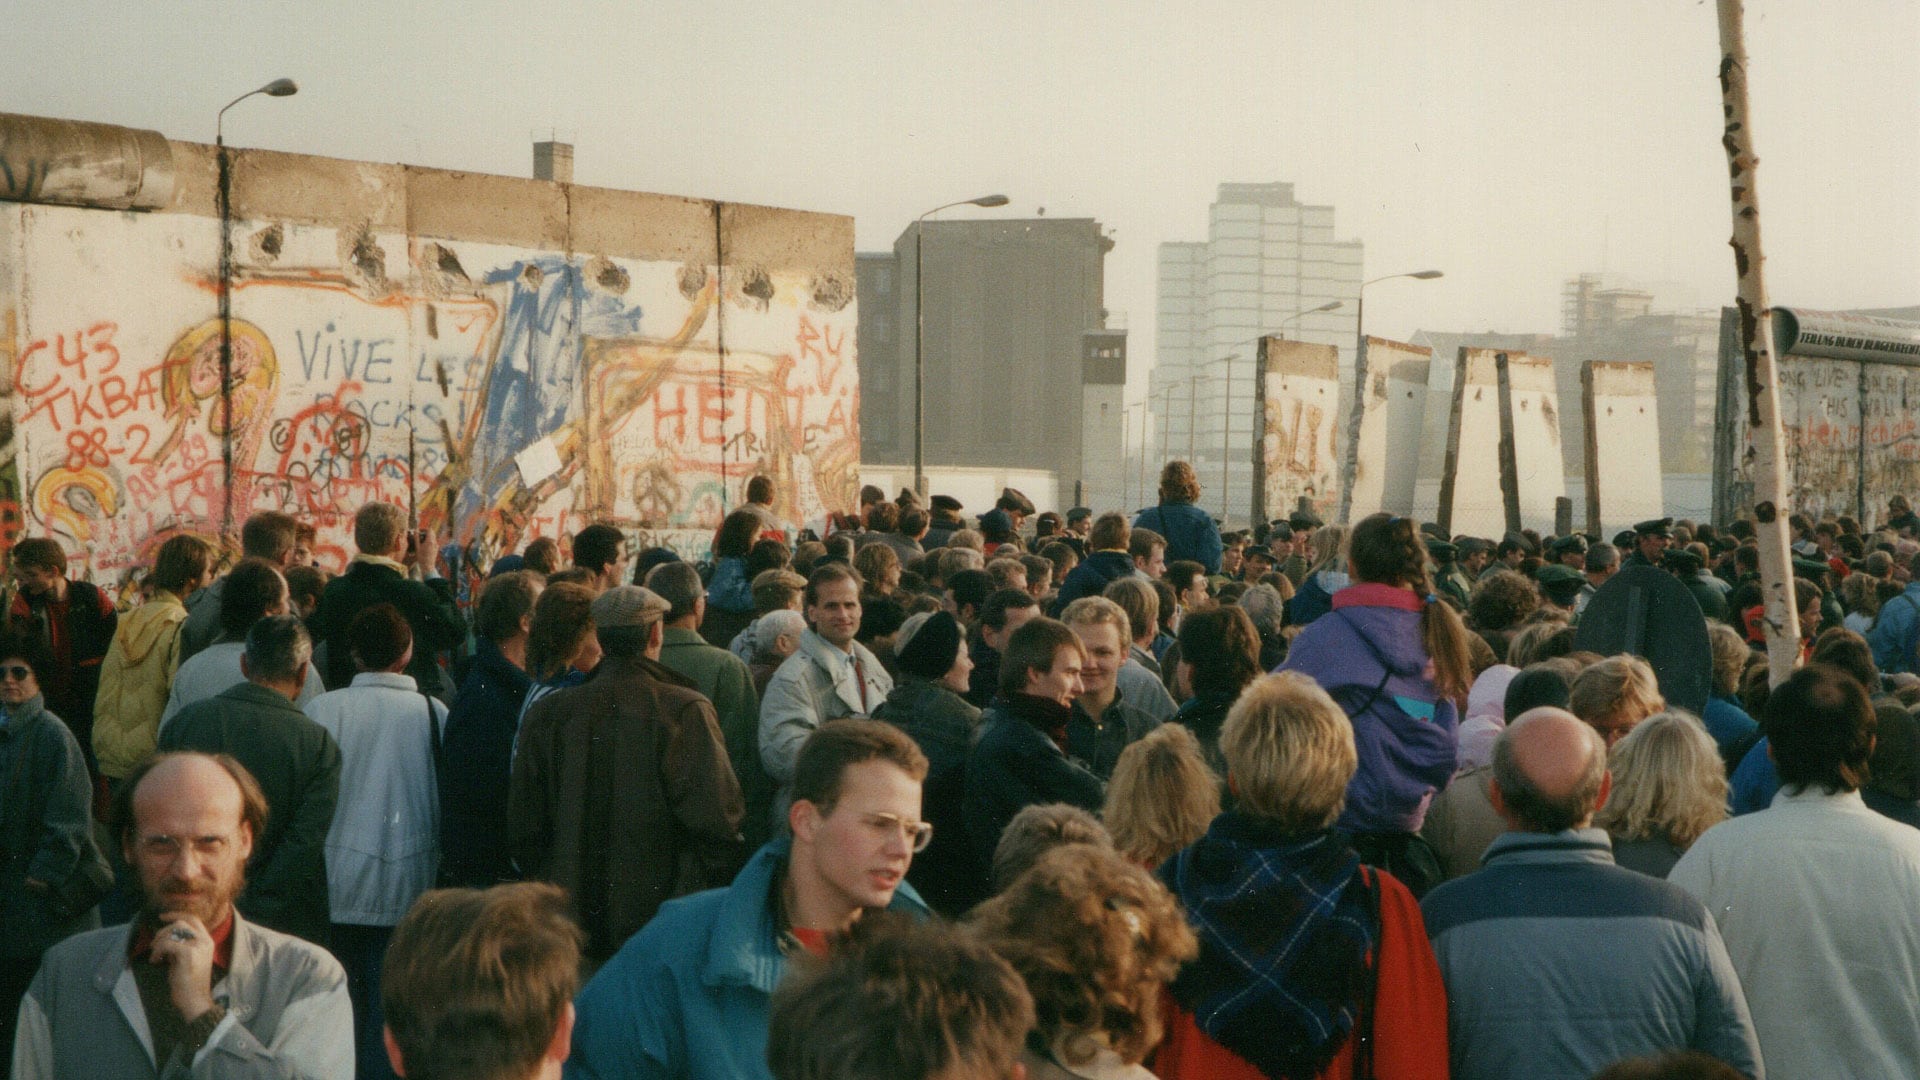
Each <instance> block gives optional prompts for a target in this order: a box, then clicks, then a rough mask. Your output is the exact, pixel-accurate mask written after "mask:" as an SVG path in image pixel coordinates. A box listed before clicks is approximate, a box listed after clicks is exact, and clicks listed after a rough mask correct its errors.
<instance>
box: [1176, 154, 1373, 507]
mask: <svg viewBox="0 0 1920 1080" xmlns="http://www.w3.org/2000/svg"><path fill="white" fill-rule="evenodd" d="M1333 229H1334V226H1333V207H1331V206H1306V205H1303V204H1301V203H1299V202H1298V201H1296V200H1295V199H1294V197H1293V185H1292V184H1284V183H1272V184H1222V185H1220V189H1219V193H1218V196H1217V197H1216V198H1215V200H1214V203H1213V207H1212V210H1211V212H1210V214H1209V216H1208V227H1207V239H1206V241H1205V242H1204V243H1199V242H1178V243H1164V244H1161V245H1160V257H1159V289H1158V292H1159V301H1158V310H1157V312H1156V316H1157V318H1156V324H1155V332H1154V363H1153V372H1152V376H1151V378H1150V380H1149V383H1148V386H1149V391H1148V401H1149V410H1150V411H1151V412H1152V414H1153V416H1154V418H1155V419H1154V428H1155V430H1157V431H1158V432H1159V433H1160V442H1159V445H1158V447H1157V450H1158V452H1159V453H1158V456H1159V460H1160V461H1164V460H1166V459H1167V458H1171V457H1179V458H1185V459H1187V460H1189V461H1192V462H1193V464H1194V468H1195V469H1196V470H1197V471H1198V472H1199V475H1200V484H1201V487H1202V488H1203V489H1204V490H1203V494H1202V495H1201V505H1202V507H1203V508H1205V509H1206V510H1208V511H1209V512H1210V513H1212V514H1213V515H1214V516H1216V517H1223V516H1224V518H1225V520H1226V522H1227V524H1228V525H1229V526H1231V527H1243V526H1245V525H1247V524H1248V523H1249V522H1248V515H1249V513H1250V511H1251V506H1252V496H1253V455H1254V453H1255V449H1256V446H1257V444H1258V441H1259V432H1260V414H1261V408H1260V403H1259V402H1258V401H1256V400H1255V399H1254V363H1255V359H1256V357H1257V355H1258V353H1257V339H1258V338H1259V337H1261V336H1262V335H1265V334H1282V335H1284V336H1286V337H1288V338H1290V339H1292V340H1295V341H1311V342H1318V343H1321V344H1328V345H1335V346H1338V347H1339V349H1340V371H1341V375H1342V377H1343V378H1347V379H1350V378H1351V377H1352V370H1353V346H1354V331H1355V321H1354V320H1355V319H1356V317H1357V315H1358V310H1357V305H1356V301H1357V300H1358V299H1359V296H1360V283H1361V281H1362V273H1363V270H1362V245H1361V243H1360V242H1359V241H1357V240H1347V241H1341V240H1336V239H1335V238H1334V231H1333ZM1336 300H1337V301H1340V303H1341V306H1340V307H1339V308H1338V309H1336V310H1334V311H1330V312H1315V311H1314V310H1313V309H1315V308H1317V307H1320V306H1322V305H1324V304H1328V303H1331V302H1333V301H1336ZM1303 313H1305V314H1303ZM1296 316H1297V317H1296ZM1157 467H1158V463H1157V462H1156V463H1154V464H1153V466H1152V468H1157ZM1149 471H1152V469H1151V468H1150V470H1149ZM1149 487H1151V481H1149ZM1147 501H1148V502H1151V501H1152V493H1151V491H1149V492H1148V498H1147Z"/></svg>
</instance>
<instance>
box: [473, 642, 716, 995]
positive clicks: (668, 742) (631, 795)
mask: <svg viewBox="0 0 1920 1080" xmlns="http://www.w3.org/2000/svg"><path fill="white" fill-rule="evenodd" d="M744 814H745V806H744V803H743V802H742V800H741V795H740V784H739V782H738V781H737V780H736V779H735V778H734V774H733V766H732V765H730V764H729V763H728V761H727V749H726V744H725V742H724V740H723V738H722V736H721V734H720V723H719V720H718V718H717V717H716V716H715V714H714V710H713V705H712V704H711V703H709V702H708V701H707V699H706V698H704V697H701V696H700V694H699V693H698V692H697V691H695V690H694V689H693V686H692V683H690V682H689V681H688V680H687V679H686V678H684V677H682V676H681V675H679V674H677V673H675V672H674V671H672V670H671V669H669V668H667V667H665V666H664V665H662V664H660V663H658V662H656V661H653V660H649V659H647V658H645V657H633V658H631V659H615V658H612V657H609V658H607V659H606V660H605V661H603V662H602V663H601V665H600V667H599V669H598V670H596V671H595V672H594V673H593V676H592V677H591V678H589V679H588V680H587V681H586V682H585V683H582V684H581V685H579V686H576V687H573V688H572V689H568V690H562V691H560V692H558V693H555V694H550V695H548V696H547V697H545V698H542V699H541V700H540V701H538V702H536V703H535V704H534V706H533V708H532V709H530V710H528V712H527V716H526V719H525V721H524V722H523V723H522V724H521V726H520V734H519V739H518V743H517V749H516V751H515V757H514V761H513V783H512V787H511V789H510V792H509V795H508V799H507V819H508V844H509V848H510V850H511V851H512V852H513V858H514V861H515V862H516V863H517V864H518V865H519V868H520V871H521V872H522V873H524V874H526V875H527V876H528V877H529V878H534V879H538V880H542V881H551V882H553V883H554V884H556V885H559V886H561V887H562V888H565V889H566V890H567V891H568V892H569V893H570V894H571V895H572V897H573V902H574V907H575V911H576V913H577V914H578V915H579V917H580V922H581V925H582V926H584V927H585V928H586V930H587V935H588V942H587V950H586V951H587V955H588V956H590V957H592V958H595V959H604V958H606V957H609V956H611V955H613V953H614V952H616V951H617V950H618V949H619V948H620V946H621V945H622V944H624V943H625V942H626V940H627V938H629V937H631V936H632V935H633V934H634V933H635V932H637V931H638V930H639V929H640V928H641V927H642V926H645V925H646V924H647V921H648V920H649V919H651V918H653V915H654V912H656V911H658V910H659V908H660V905H661V904H662V903H664V902H666V901H668V900H671V899H673V898H674V897H676V896H682V895H685V894H687V893H691V892H697V891H699V890H701V889H706V888H712V887H717V886H720V885H725V884H726V883H727V878H728V876H729V875H730V874H731V872H732V871H733V870H734V869H735V868H736V866H737V865H738V855H739V851H738V848H739V836H740V821H741V818H742V816H743V815H744Z"/></svg>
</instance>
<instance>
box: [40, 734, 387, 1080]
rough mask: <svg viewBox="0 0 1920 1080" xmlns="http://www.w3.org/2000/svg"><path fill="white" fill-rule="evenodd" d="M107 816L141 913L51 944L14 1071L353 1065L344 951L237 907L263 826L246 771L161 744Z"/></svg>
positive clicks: (260, 1071) (299, 1070)
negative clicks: (333, 951) (164, 749)
mask: <svg viewBox="0 0 1920 1080" xmlns="http://www.w3.org/2000/svg"><path fill="white" fill-rule="evenodd" d="M115 818H116V820H115V828H116V830H117V831H118V833H119V836H120V844H121V848H122V850H123V851H124V852H125V853H126V857H127V862H128V863H129V864H131V866H132V867H133V870H134V872H135V874H136V875H137V876H138V878H139V882H140V893H141V908H140V911H139V912H138V913H136V914H135V916H134V919H133V922H131V923H129V924H126V925H122V926H113V927H108V928H107V929H105V930H95V931H93V932H91V933H86V934H80V935H77V936H75V937H71V938H68V939H67V940H66V941H64V942H61V943H60V944H59V945H56V946H54V947H53V948H52V949H50V950H48V952H47V955H46V960H45V962H44V963H43V964H42V965H41V968H40V973H39V975H37V976H36V977H35V978H34V981H33V986H32V988H31V989H29V990H28V992H27V998H26V1001H25V1002H24V1004H23V1005H22V1007H21V1010H20V1020H19V1025H18V1027H17V1028H16V1029H15V1030H16V1036H15V1044H14V1055H13V1075H14V1077H15V1078H16V1080H46V1078H53V1077H69V1076H101V1077H107V1076H113V1077H121V1076H155V1075H159V1076H188V1075H192V1076H351V1075H353V1009H352V1006H351V1005H349V1004H348V1001H347V978H346V975H345V973H344V972H342V971H341V970H340V964H339V962H338V961H336V960H334V958H333V957H332V956H330V955H328V953H327V952H326V950H324V949H322V948H320V947H318V946H316V945H311V944H309V943H307V942H305V941H301V940H300V939H298V938H294V937H288V936H287V935H284V934H279V933H275V932H274V931H272V930H268V929H266V928H264V927H262V926H260V925H258V924H257V923H254V922H252V921H250V920H249V919H247V918H246V917H245V916H244V915H242V914H241V913H239V912H237V911H236V910H235V909H234V898H235V897H236V896H238V895H239V894H240V891H241V889H242V888H243V887H244V886H245V885H246V863H247V857H248V855H250V854H251V853H252V851H253V845H254V840H255V838H256V837H258V836H260V835H261V833H262V831H263V829H264V827H265V825H266V821H267V800H266V797H265V796H264V795H262V794H261V791H260V785H259V784H257V783H255V782H254V779H253V776H252V775H251V774H250V773H248V772H247V770H246V769H245V768H244V767H243V766H242V765H241V764H240V763H239V762H237V761H235V760H234V759H233V758H231V757H227V756H226V755H224V754H222V755H218V756H209V755H206V754H195V753H183V754H161V755H159V756H157V757H153V758H149V759H147V760H146V761H145V762H144V763H142V764H141V765H140V766H139V767H138V768H136V769H135V770H134V771H133V772H132V773H131V774H129V775H128V777H127V783H126V785H125V786H124V787H123V788H121V790H120V795H119V797H118V799H117V800H116V803H115ZM321 887H322V889H323V890H324V888H325V884H324V882H323V883H322V886H321ZM156 1063H157V1064H156Z"/></svg>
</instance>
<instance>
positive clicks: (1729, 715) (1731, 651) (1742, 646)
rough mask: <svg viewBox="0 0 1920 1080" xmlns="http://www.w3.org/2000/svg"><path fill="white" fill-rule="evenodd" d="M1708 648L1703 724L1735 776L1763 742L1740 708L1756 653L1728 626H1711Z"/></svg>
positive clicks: (1714, 624)
mask: <svg viewBox="0 0 1920 1080" xmlns="http://www.w3.org/2000/svg"><path fill="white" fill-rule="evenodd" d="M1849 580H1851V579H1849ZM1707 644H1708V645H1709V646H1710V647H1711V648H1712V650H1713V690H1712V692H1710V693H1709V694H1708V695H1707V705H1706V707H1705V708H1703V709H1701V710H1700V722H1701V723H1702V724H1704V725H1706V729H1707V734H1708V735H1711V736H1713V742H1714V745H1715V746H1717V747H1719V749H1720V760H1721V761H1722V762H1723V763H1725V765H1726V767H1727V773H1728V775H1732V773H1733V770H1734V769H1736V768H1738V767H1739V765H1740V759H1741V758H1742V757H1745V756H1746V753H1747V751H1748V750H1750V749H1752V747H1753V744H1754V743H1756V742H1759V741H1760V725H1759V724H1758V723H1756V722H1755V721H1754V719H1753V717H1752V716H1751V715H1749V714H1748V713H1747V710H1745V709H1743V708H1741V707H1740V677H1741V676H1742V675H1744V674H1746V671H1747V665H1748V664H1749V663H1751V662H1752V660H1753V657H1754V652H1753V649H1752V647H1751V646H1749V645H1748V644H1747V641H1746V639H1745V638H1743V637H1741V636H1740V631H1738V630H1735V629H1734V628H1733V627H1731V626H1728V625H1727V624H1726V623H1709V624H1708V625H1707Z"/></svg>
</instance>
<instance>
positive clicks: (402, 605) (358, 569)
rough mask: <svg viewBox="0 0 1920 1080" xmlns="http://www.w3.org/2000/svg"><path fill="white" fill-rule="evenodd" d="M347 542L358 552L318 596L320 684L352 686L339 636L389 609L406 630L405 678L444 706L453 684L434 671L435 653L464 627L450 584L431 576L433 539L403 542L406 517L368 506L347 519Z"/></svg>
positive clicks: (435, 554)
mask: <svg viewBox="0 0 1920 1080" xmlns="http://www.w3.org/2000/svg"><path fill="white" fill-rule="evenodd" d="M353 543H354V546H355V547H357V548H359V549H360V554H358V555H355V556H354V557H353V562H352V563H350V564H348V566H347V571H346V573H344V574H341V575H340V576H339V577H337V578H334V579H333V580H332V581H330V582H328V583H327V591H326V592H325V593H324V594H322V596H321V598H320V625H321V627H322V628H323V633H324V635H325V637H326V641H327V667H326V670H325V671H324V672H323V673H322V674H324V675H325V676H326V680H327V685H328V686H331V687H343V686H346V685H347V684H349V683H351V682H353V675H354V670H353V646H352V643H351V642H350V641H348V640H347V631H348V628H349V627H351V626H352V625H353V619H354V616H356V615H358V614H360V613H361V612H362V611H365V610H366V609H368V608H370V607H373V606H374V605H376V604H392V605H393V606H394V607H396V608H398V609H399V610H400V614H401V616H402V617H404V618H405V619H406V620H407V625H408V627H410V628H411V629H412V630H413V663H412V664H411V665H410V666H409V667H408V668H407V674H409V675H411V676H413V679H414V682H415V683H416V684H418V685H419V687H420V690H421V692H422V693H426V694H431V695H433V696H434V697H437V698H439V699H440V700H442V701H445V700H447V698H448V697H450V696H451V695H452V693H453V684H452V680H450V679H449V678H448V677H447V674H446V672H445V670H443V669H442V668H441V666H440V655H441V654H442V653H443V652H445V651H446V650H448V649H452V648H454V647H456V646H458V645H460V644H461V643H462V642H463V641H465V640H466V636H467V625H466V621H465V620H464V619H463V618H462V617H461V615H460V608H459V606H458V605H457V604H455V603H454V599H453V586H452V585H450V584H448V582H447V580H446V579H445V578H443V577H441V576H440V574H439V571H438V565H439V547H440V545H439V543H438V542H437V539H436V538H435V537H434V536H432V535H431V534H430V533H422V534H420V535H419V536H415V537H411V538H409V537H408V535H407V513H406V511H405V510H402V509H401V508H399V507H398V506H395V505H393V504H392V503H379V502H376V503H368V504H367V505H365V506H363V507H361V508H360V510H359V512H358V513H356V514H354V515H353Z"/></svg>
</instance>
